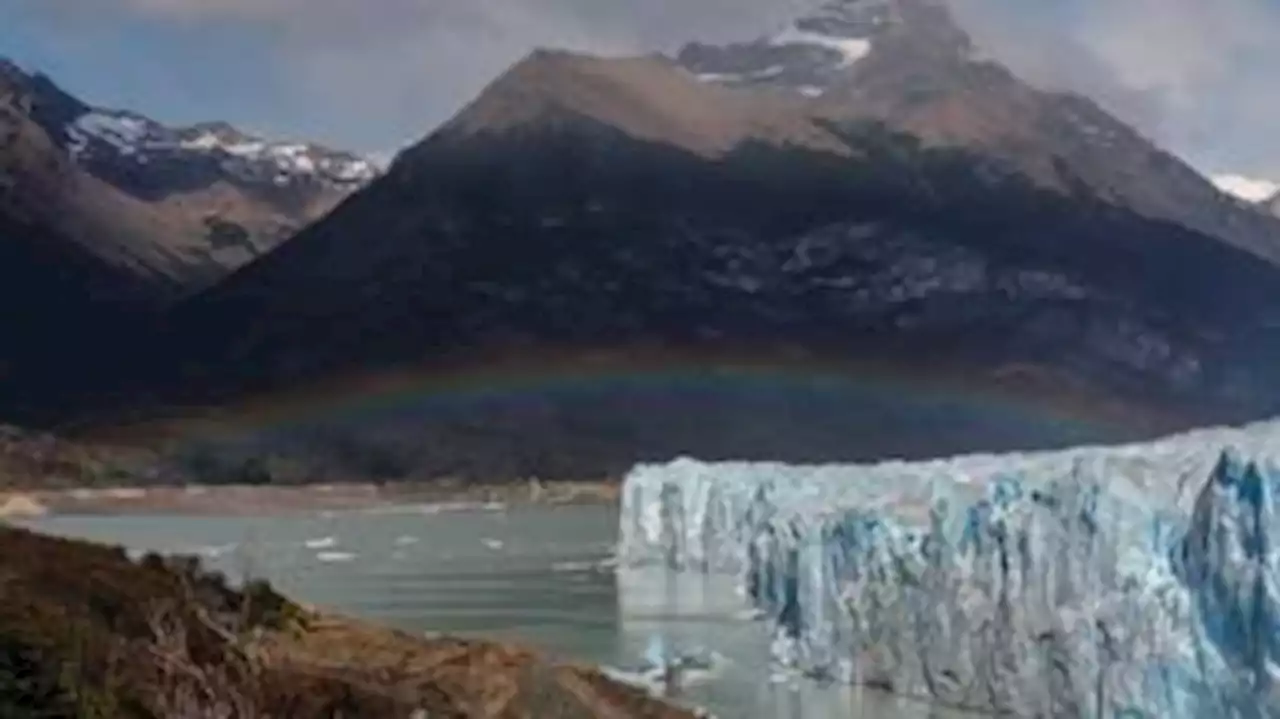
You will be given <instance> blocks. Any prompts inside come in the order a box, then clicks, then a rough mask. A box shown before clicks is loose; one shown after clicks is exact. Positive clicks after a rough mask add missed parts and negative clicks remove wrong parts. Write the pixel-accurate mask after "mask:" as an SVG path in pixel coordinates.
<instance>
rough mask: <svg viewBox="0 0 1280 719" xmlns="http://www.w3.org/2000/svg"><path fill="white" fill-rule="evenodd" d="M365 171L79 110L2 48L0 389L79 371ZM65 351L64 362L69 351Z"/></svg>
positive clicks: (351, 162) (334, 158)
mask: <svg viewBox="0 0 1280 719" xmlns="http://www.w3.org/2000/svg"><path fill="white" fill-rule="evenodd" d="M375 174H376V171H375V170H374V169H373V168H372V166H371V165H369V164H368V163H367V162H366V161H364V160H361V159H360V158H357V157H355V156H352V155H349V154H346V153H336V152H333V151H329V150H324V149H323V148H319V147H316V146H313V145H305V144H296V143H294V144H290V143H268V142H266V141H262V140H259V139H256V138H251V137H248V136H246V135H244V134H243V133H239V132H238V131H236V130H235V129H234V128H231V127H230V126H227V125H225V124H222V123H210V124H205V125H199V126H194V127H189V128H170V127H166V126H164V125H162V124H160V123H158V122H156V121H154V120H150V119H149V118H146V117H143V116H141V115H138V114H136V113H130V112H125V111H118V110H107V109H103V108H95V107H92V106H90V105H88V104H86V103H85V102H83V101H81V100H79V99H77V98H75V97H74V96H72V95H70V94H68V93H67V92H65V91H63V90H62V89H61V88H59V87H58V86H57V85H56V84H54V82H53V81H52V80H50V79H49V78H47V77H45V76H43V75H40V74H32V73H28V72H26V71H24V70H22V69H21V68H18V67H17V66H16V65H14V64H12V63H10V62H8V61H6V60H4V59H3V58H0V397H3V398H4V402H5V404H8V403H10V402H14V401H19V395H20V394H21V393H22V392H23V391H24V390H25V388H27V387H28V386H29V385H30V379H29V378H30V377H32V376H33V373H34V375H35V376H39V377H41V378H42V379H45V380H48V381H50V382H53V383H55V384H57V383H66V382H74V381H76V379H75V378H76V377H78V376H79V375H81V374H83V373H85V372H92V371H93V370H94V367H93V366H92V365H93V364H94V363H93V362H91V363H89V365H90V366H88V367H86V366H85V365H86V363H85V362H83V361H81V360H83V358H84V357H90V358H93V359H94V360H95V362H96V360H97V359H98V358H100V357H101V355H103V354H105V353H104V348H110V350H111V351H121V350H122V349H124V348H126V347H128V346H130V345H132V343H135V342H139V341H141V340H140V339H139V338H141V337H145V336H146V332H147V329H148V328H149V326H150V325H149V323H150V322H151V321H152V320H153V319H154V317H155V316H156V315H158V314H159V313H161V312H162V311H163V310H164V309H165V308H167V307H168V306H170V305H171V304H172V303H174V302H175V301H177V300H179V299H181V298H183V297H186V296H188V295H190V294H192V293H194V292H197V291H198V290H200V289H202V288H204V287H207V286H208V285H210V284H212V283H214V282H216V281H217V280H219V279H221V278H223V277H225V276H226V275H227V274H228V273H230V272H231V271H232V270H234V269H235V268H237V267H240V266H242V265H243V264H244V263H246V262H248V261H250V260H252V259H254V258H255V257H257V256H259V255H260V254H262V253H264V252H266V251H268V250H270V249H271V248H272V247H275V246H276V245H277V244H279V243H280V242H281V241H283V240H284V239H285V238H286V237H288V236H289V235H291V234H292V233H293V232H295V231H296V230H297V229H299V228H300V227H302V226H303V225H305V224H307V223H309V222H311V221H313V220H315V219H317V218H319V217H320V216H322V215H323V214H325V213H326V212H328V211H329V210H330V209H331V208H332V207H334V206H335V205H336V204H337V203H338V202H340V201H341V200H342V199H344V198H345V197H346V196H347V195H349V194H350V193H351V192H353V191H354V190H356V189H358V188H359V187H361V186H362V185H363V184H364V183H365V182H367V181H368V180H370V179H372V178H373V177H374V176H375ZM73 358H74V359H73Z"/></svg>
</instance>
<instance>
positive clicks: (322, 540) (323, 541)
mask: <svg viewBox="0 0 1280 719" xmlns="http://www.w3.org/2000/svg"><path fill="white" fill-rule="evenodd" d="M303 544H304V545H305V546H306V548H307V549H331V548H333V547H336V546H338V538H337V537H332V536H330V537H316V538H314V539H308V540H307V541H306V542H303Z"/></svg>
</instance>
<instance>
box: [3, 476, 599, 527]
mask: <svg viewBox="0 0 1280 719" xmlns="http://www.w3.org/2000/svg"><path fill="white" fill-rule="evenodd" d="M620 489H621V483H619V482H613V481H608V480H601V481H595V482H534V481H530V482H523V483H518V484H517V483H505V484H494V485H474V484H472V485H464V484H461V483H451V482H420V483H419V482H410V483H388V484H375V483H372V482H350V483H338V484H315V485H299V486H269V485H261V486H255V485H184V486H171V485H170V486H151V487H107V488H70V489H39V488H31V489H22V488H11V489H4V490H0V520H3V519H7V518H38V517H48V516H59V515H63V516H67V515H72V516H74V515H156V514H168V515H180V516H254V515H272V516H274V515H282V514H312V513H316V512H343V511H370V510H378V509H391V508H396V507H412V506H415V505H420V506H424V507H428V506H430V507H439V508H444V509H471V508H497V507H503V508H505V507H518V506H534V505H536V506H559V505H573V504H597V505H598V504H616V503H617V501H618V499H619V495H620Z"/></svg>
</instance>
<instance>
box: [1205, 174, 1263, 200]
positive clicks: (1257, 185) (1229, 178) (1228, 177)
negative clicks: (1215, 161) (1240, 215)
mask: <svg viewBox="0 0 1280 719" xmlns="http://www.w3.org/2000/svg"><path fill="white" fill-rule="evenodd" d="M1209 179H1210V180H1212V181H1213V184H1214V185H1216V186H1217V188H1218V189H1219V190H1222V191H1223V192H1225V193H1227V194H1228V195H1231V196H1233V197H1237V198H1239V199H1241V200H1244V201H1245V202H1264V201H1266V200H1269V199H1271V198H1273V197H1276V196H1277V195H1278V194H1280V183H1277V182H1273V181H1271V180H1263V179H1258V178H1253V177H1245V176H1243V175H1234V174H1223V175H1213V176H1212V177H1210V178H1209Z"/></svg>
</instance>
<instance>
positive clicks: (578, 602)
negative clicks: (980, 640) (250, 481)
mask: <svg viewBox="0 0 1280 719" xmlns="http://www.w3.org/2000/svg"><path fill="white" fill-rule="evenodd" d="M24 524H26V526H30V527H32V528H33V529H37V530H40V531H44V532H49V533H53V534H59V535H64V536H69V537H77V538H83V539H89V540H94V541H99V542H106V543H111V544H121V545H124V546H126V547H129V548H131V549H135V550H140V551H141V550H154V551H161V552H172V553H189V554H198V555H201V556H203V557H204V558H205V560H206V563H207V564H208V565H209V566H210V567H211V568H214V569H217V570H219V571H222V572H224V573H226V574H227V575H228V576H230V577H232V578H234V579H238V578H241V577H243V576H245V575H246V574H248V575H252V576H260V577H265V578H268V579H270V580H271V581H272V582H273V583H275V584H276V585H277V586H278V587H279V588H281V589H282V590H284V591H285V592H287V593H288V594H290V595H291V596H293V597H295V598H297V599H299V600H301V601H305V602H309V603H312V604H315V605H318V606H321V607H325V608H329V609H333V610H337V611H341V612H344V613H347V614H350V615H354V616H359V617H363V618H367V619H371V620H375V621H379V622H382V623H385V624H389V625H393V626H396V627H398V628H401V629H405V630H408V631H412V632H443V633H450V634H459V635H471V636H478V637H485V638H491V639H499V640H512V641H518V642H523V643H526V644H529V645H533V646H536V647H538V648H540V649H542V650H544V651H546V652H548V653H550V654H553V655H556V656H558V657H561V658H564V659H567V660H573V661H582V662H590V663H593V664H599V665H602V666H606V667H634V666H636V665H637V664H638V663H639V662H640V661H641V659H642V657H643V655H644V652H645V650H646V648H647V647H648V645H649V643H650V640H651V637H652V636H653V635H654V633H655V632H656V631H658V630H661V631H662V632H663V633H664V634H665V635H667V636H669V637H672V638H674V639H675V640H676V641H679V642H680V643H682V644H687V645H699V644H703V645H711V646H714V647H715V648H716V649H717V650H718V651H719V652H721V653H722V654H724V655H725V656H726V657H728V659H727V661H726V662H725V663H724V666H723V668H722V669H721V670H720V671H718V672H717V673H716V676H715V677H714V678H712V679H710V680H708V681H707V682H705V683H702V684H699V685H697V686H694V687H691V688H689V689H688V690H686V691H685V692H684V693H683V694H682V697H681V698H682V700H687V701H688V702H690V703H692V704H696V705H699V706H705V707H708V708H710V709H711V710H712V711H713V712H714V713H715V714H716V715H717V716H719V717H721V718H722V719H734V718H739V717H742V718H748V719H756V718H759V719H825V718H826V717H841V718H846V717H883V718H885V719H926V718H928V719H952V718H953V717H961V716H969V715H967V714H964V713H958V712H953V711H944V710H942V709H938V708H931V707H928V706H926V705H923V704H920V703H917V702H911V701H908V700H903V699H897V698H893V697H888V696H886V695H884V694H881V693H877V692H872V691H860V690H857V689H853V688H849V687H828V688H820V687H818V686H816V685H813V684H810V683H802V684H790V683H787V682H777V683H775V682H774V681H771V677H770V673H769V671H768V669H767V667H766V666H765V663H764V661H763V657H764V656H765V655H766V648H767V646H768V639H769V638H768V636H767V633H766V632H765V631H764V629H763V627H761V626H760V625H757V624H753V623H750V622H747V621H745V620H742V619H739V618H736V617H734V616H732V615H731V614H730V613H727V612H722V613H717V614H712V615H698V616H680V617H674V616H654V615H646V616H645V617H644V618H640V617H637V616H634V615H633V614H632V613H631V612H630V611H628V612H623V611H622V605H621V604H620V601H619V598H620V594H619V588H618V585H619V581H620V580H619V577H618V576H617V574H616V573H615V572H614V571H613V570H612V569H611V568H610V567H609V562H608V559H609V558H610V556H611V554H612V551H613V547H614V544H615V541H616V536H617V525H618V516H617V510H616V509H614V508H612V507H606V506H568V507H536V506H534V507H519V508H511V509H502V508H499V507H490V508H487V509H478V508H470V509H465V510H460V509H456V508H447V507H440V506H413V507H401V508H396V509H394V510H380V511H377V512H333V513H323V514H315V515H305V516H275V517H176V516H158V517H157V516H138V517H132V516H93V517H89V516H83V517H81V516H53V517H47V518H42V519H37V520H30V521H27V522H24ZM632 581H633V582H634V581H636V580H632ZM639 581H640V583H641V584H642V586H640V587H639V590H641V593H643V594H652V593H653V592H655V591H656V592H661V591H663V588H660V587H657V586H655V584H656V583H660V582H661V579H652V578H642V579H640V580H639ZM629 591H631V590H629Z"/></svg>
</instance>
